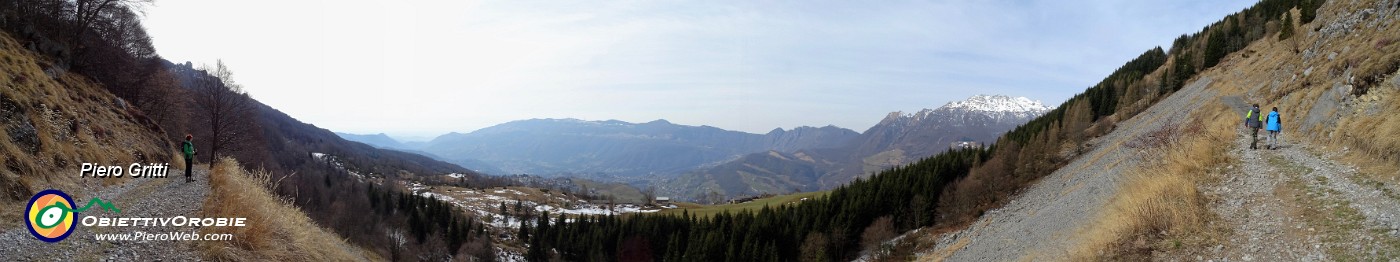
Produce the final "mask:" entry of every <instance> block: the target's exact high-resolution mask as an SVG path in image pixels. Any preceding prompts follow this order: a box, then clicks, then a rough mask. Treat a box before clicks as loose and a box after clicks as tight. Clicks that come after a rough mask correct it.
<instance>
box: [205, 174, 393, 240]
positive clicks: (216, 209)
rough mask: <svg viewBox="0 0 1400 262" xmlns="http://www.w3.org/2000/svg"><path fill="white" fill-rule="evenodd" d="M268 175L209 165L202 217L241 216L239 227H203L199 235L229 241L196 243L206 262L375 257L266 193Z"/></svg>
mask: <svg viewBox="0 0 1400 262" xmlns="http://www.w3.org/2000/svg"><path fill="white" fill-rule="evenodd" d="M269 178H270V176H269V174H268V173H266V172H245V171H243V170H242V169H240V168H239V167H238V162H237V161H235V160H233V159H229V158H223V159H221V160H220V161H219V162H218V163H217V164H214V165H213V170H212V174H211V175H210V178H209V184H210V185H209V187H210V189H209V190H210V191H209V197H208V198H206V199H205V200H204V207H203V208H202V209H200V211H199V214H200V216H202V217H245V218H247V222H246V226H244V227H204V228H201V229H200V233H201V234H210V233H229V234H233V240H230V241H200V242H199V251H200V252H201V253H202V255H203V257H204V258H205V259H209V260H220V261H355V260H368V259H375V258H374V255H373V254H371V253H369V252H365V251H364V250H363V249H361V248H359V247H356V246H353V245H350V244H349V243H346V242H345V240H344V239H341V238H340V237H339V236H338V235H336V234H334V233H330V232H328V231H326V230H325V229H324V228H321V227H320V226H318V225H316V223H314V222H312V221H311V219H310V218H308V217H307V216H306V215H305V214H303V213H301V210H299V209H297V208H296V207H294V206H292V205H291V204H289V203H287V202H285V201H283V200H282V199H279V198H277V197H276V196H274V195H273V194H272V193H271V192H269V191H268V190H267V185H268V183H271V182H270V181H269Z"/></svg>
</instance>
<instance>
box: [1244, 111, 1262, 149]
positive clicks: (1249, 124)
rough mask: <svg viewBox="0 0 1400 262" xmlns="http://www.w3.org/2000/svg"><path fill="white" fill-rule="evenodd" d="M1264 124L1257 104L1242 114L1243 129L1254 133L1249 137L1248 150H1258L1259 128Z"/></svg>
mask: <svg viewBox="0 0 1400 262" xmlns="http://www.w3.org/2000/svg"><path fill="white" fill-rule="evenodd" d="M1263 122H1264V115H1261V114H1259V104H1254V107H1253V108H1250V109H1249V113H1245V114H1244V127H1246V128H1249V129H1250V130H1252V131H1254V132H1253V134H1252V135H1250V137H1251V138H1250V141H1249V149H1259V128H1260V127H1261V126H1262V124H1263Z"/></svg>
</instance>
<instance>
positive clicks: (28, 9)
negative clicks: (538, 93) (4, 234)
mask: <svg viewBox="0 0 1400 262" xmlns="http://www.w3.org/2000/svg"><path fill="white" fill-rule="evenodd" d="M148 4H150V1H132V0H119V1H111V0H104V1H92V0H79V1H49V0H35V1H0V29H3V31H4V32H5V33H6V34H7V35H8V37H12V38H14V40H15V41H16V42H17V44H18V46H21V47H22V48H23V50H25V52H29V53H31V54H33V56H35V57H37V58H36V60H38V61H36V63H37V64H38V65H39V66H40V67H42V70H41V71H42V72H44V73H46V74H48V75H47V76H46V77H52V78H56V79H63V80H62V81H59V82H58V85H50V84H46V83H47V82H43V83H39V84H38V86H36V87H34V89H33V90H31V89H25V90H21V91H26V92H30V91H32V92H37V93H41V94H42V93H48V94H53V93H55V92H58V93H60V94H63V92H67V93H68V94H69V95H70V96H73V97H82V96H98V97H100V96H101V95H98V94H102V93H108V94H110V95H113V96H114V98H113V100H112V101H92V100H88V99H80V100H77V101H68V102H58V103H47V105H52V106H55V107H56V108H54V109H61V110H64V111H71V112H75V113H80V114H81V115H70V114H62V115H61V116H62V117H63V118H64V119H67V120H72V121H76V122H83V123H82V124H83V127H82V128H83V129H84V130H83V132H82V133H91V134H92V135H90V136H92V137H95V138H96V139H97V140H95V141H92V142H89V143H92V144H97V145H112V144H113V143H118V142H117V141H116V140H113V139H105V138H104V137H114V136H115V137H116V138H117V139H123V140H122V141H125V142H124V143H131V145H130V146H129V147H130V148H133V149H136V151H133V153H134V154H114V155H118V156H120V155H127V156H137V158H136V159H129V160H110V161H113V162H117V161H121V162H155V161H157V160H158V159H171V157H172V154H171V153H172V152H175V151H174V150H175V148H176V147H175V146H174V145H177V144H178V142H177V141H182V140H183V139H184V136H185V134H193V135H194V136H195V137H196V138H197V139H196V143H200V144H199V145H200V146H201V148H202V150H201V154H199V159H197V161H198V162H200V163H210V162H214V160H216V159H218V158H221V157H225V156H228V157H232V158H235V159H237V160H238V161H237V162H238V163H241V165H242V167H243V168H245V169H248V170H264V171H263V172H267V173H270V174H272V178H271V180H272V181H278V184H277V185H276V186H274V187H275V188H274V189H275V193H276V194H278V195H279V197H281V198H286V199H288V200H289V201H290V202H291V203H293V204H294V205H295V206H296V207H298V208H300V210H301V211H302V212H306V213H307V215H308V216H309V217H310V218H312V220H314V221H315V222H316V223H317V224H320V225H323V226H326V227H328V228H330V229H332V230H334V231H335V232H336V233H338V234H339V235H340V236H342V237H345V238H348V239H349V240H350V242H351V243H354V244H357V245H361V246H363V247H365V248H366V249H368V250H372V251H374V252H376V253H378V254H380V256H382V257H386V258H390V259H394V260H442V259H446V258H448V257H453V256H458V257H477V258H479V259H484V260H493V259H495V254H494V249H493V248H492V244H491V238H490V237H489V236H488V235H489V234H488V232H486V230H485V229H486V226H485V225H484V224H483V223H481V222H480V221H477V220H475V219H473V218H471V217H469V216H467V214H465V213H463V212H460V211H459V209H457V208H456V207H455V206H452V205H449V204H446V203H443V202H440V201H436V200H433V199H431V198H427V197H423V196H418V195H413V194H412V193H411V192H404V191H402V189H399V188H398V186H397V185H396V183H395V182H394V181H399V180H409V179H424V178H430V177H433V176H441V175H446V174H449V173H456V174H464V176H463V177H462V178H460V179H454V180H455V182H456V183H458V184H461V185H470V186H473V187H488V186H495V185H507V184H511V183H512V182H509V181H508V180H506V179H502V178H495V177H487V176H483V175H480V174H477V173H475V172H472V171H470V170H467V169H464V168H461V167H459V166H456V165H453V164H449V163H445V162H441V161H437V160H433V159H431V158H427V157H423V156H420V155H415V154H410V153H403V152H398V151H391V150H381V149H376V148H373V147H371V146H368V145H364V144H360V143H354V142H349V141H346V140H344V139H341V138H339V137H338V136H336V135H335V134H333V133H332V132H330V131H328V130H325V129H321V128H317V127H315V126H313V125H309V124H306V123H302V122H300V121H297V120H296V119H294V118H292V117H290V116H288V115H286V114H284V113H282V112H280V111H278V110H276V109H273V108H271V107H269V106H267V105H264V104H262V103H260V102H258V101H256V100H254V99H252V98H251V97H250V96H248V94H247V93H246V92H245V91H244V90H243V89H242V87H241V86H240V84H239V83H237V82H235V81H234V80H233V77H232V75H233V73H232V72H233V69H230V68H228V67H227V66H226V65H224V64H223V63H218V64H216V65H212V66H209V65H203V66H195V65H192V64H190V63H183V64H175V63H171V62H169V61H166V60H165V59H163V58H161V57H160V56H159V55H157V54H156V50H155V48H154V47H153V46H152V45H151V39H150V37H149V36H148V35H147V34H146V32H145V28H144V27H143V26H142V25H141V21H140V18H141V15H140V12H141V9H142V8H143V7H145V6H146V5H148ZM6 55H7V57H8V56H10V55H11V54H6ZM20 56H21V57H27V55H20ZM12 59H13V58H12ZM12 61H13V60H12ZM7 81H11V82H12V83H13V82H28V81H27V79H14V78H7ZM83 82H86V83H90V84H91V85H86V84H77V83H83ZM8 86H9V84H7V87H8ZM88 86H94V87H97V88H99V89H96V90H89V89H86V87H88ZM65 88H66V89H69V90H66V91H63V90H62V89H65ZM94 92H96V93H94ZM12 95H17V94H11V93H10V92H9V90H8V88H7V90H6V93H5V97H4V98H5V99H6V100H5V101H12V100H10V97H11V96H12ZM10 104H13V105H12V106H11V105H10ZM6 105H7V110H6V111H7V112H30V111H36V110H35V109H38V108H39V107H40V105H41V103H40V102H39V101H34V102H28V101H27V100H26V102H25V103H23V104H21V103H18V102H15V103H9V102H7V103H6ZM10 107H13V108H10ZM90 108H91V109H97V110H95V111H98V112H102V111H107V110H108V109H103V108H109V109H110V110H111V111H113V112H118V114H117V115H116V116H113V117H110V118H108V117H106V115H105V114H106V113H99V114H93V113H81V112H88V111H92V110H89V109H90ZM41 115H42V114H40V113H35V114H28V113H25V114H21V115H15V116H10V115H8V114H7V115H6V120H7V121H6V122H15V121H20V120H24V121H25V122H28V123H32V122H30V120H29V119H36V118H35V116H41ZM69 118H71V119H69ZM11 120H13V121H11ZM25 122H15V123H25ZM126 123H131V124H126ZM72 126H73V128H72V129H73V130H77V129H79V125H77V124H74V125H72ZM87 126H93V127H92V129H91V130H92V131H91V132H89V131H87ZM102 126H108V127H111V128H122V127H125V126H138V127H141V128H139V129H132V128H123V129H114V130H107V129H100V128H99V127H102ZM63 129H68V128H63ZM6 130H7V131H8V132H10V133H11V136H10V137H11V139H19V138H26V139H19V140H27V138H29V137H35V136H37V137H48V136H49V135H47V134H50V133H54V134H57V133H63V132H62V131H63V130H56V129H48V128H44V129H38V130H35V132H29V133H17V131H18V129H14V128H6ZM113 131H116V132H113ZM75 133H76V132H75ZM80 139H81V138H80ZM19 140H17V141H19ZM53 143H56V142H44V143H42V144H41V143H40V142H36V143H34V145H35V150H34V151H33V153H35V154H33V155H34V156H38V155H41V154H43V153H46V152H49V151H52V150H54V149H52V147H51V146H50V145H52V144H53ZM21 144H23V143H21ZM124 146H125V145H124ZM152 148H165V149H168V150H164V149H152ZM86 151H88V152H114V151H109V150H101V149H93V150H86ZM16 152H18V151H16ZM313 153H322V154H330V155H334V156H336V157H337V158H338V159H340V160H342V161H341V162H340V164H342V165H341V166H336V165H333V164H332V163H328V162H326V161H316V160H315V159H314V158H313ZM63 154H64V153H61V152H60V153H58V154H55V155H53V156H52V157H51V158H38V159H53V160H56V161H58V162H57V163H55V162H54V161H27V160H25V161H20V160H18V159H16V158H14V157H13V156H30V155H31V154H29V153H25V154H23V155H11V156H12V157H9V158H11V160H9V161H8V162H10V163H25V166H24V167H23V169H24V170H26V171H38V170H53V171H59V170H65V169H71V168H74V166H73V165H72V163H71V162H70V161H73V159H93V158H97V159H103V158H110V156H95V157H93V158H90V157H75V156H65V155H63ZM78 154H79V155H83V154H84V153H78ZM87 154H91V153H87ZM7 155H10V154H7ZM128 158H129V157H128ZM23 159H30V157H24V158H23ZM89 161H91V160H89ZM30 163H32V164H30ZM11 166H14V165H11ZM11 170H12V171H13V170H14V168H11ZM351 171H354V172H359V173H361V174H367V175H369V176H370V177H371V178H374V179H376V180H357V179H353V178H354V177H352V176H351V175H349V173H348V172H351ZM46 173H66V172H32V173H31V172H24V173H22V174H18V175H17V176H16V174H8V175H6V176H4V177H5V179H4V181H3V183H0V184H4V185H5V187H6V188H9V189H10V190H8V191H9V192H7V194H6V195H7V196H8V198H7V199H6V200H5V201H7V202H12V201H22V198H25V197H27V196H29V195H31V194H32V192H34V190H36V188H39V187H43V186H42V184H43V182H34V181H45V180H46V178H44V177H27V176H42V175H29V174H46ZM62 177H68V176H62ZM24 181H29V182H24ZM48 181H52V180H48ZM372 181H389V182H387V183H386V182H381V183H374V182H372ZM347 214H355V215H347ZM396 232H402V233H401V234H400V233H396Z"/></svg>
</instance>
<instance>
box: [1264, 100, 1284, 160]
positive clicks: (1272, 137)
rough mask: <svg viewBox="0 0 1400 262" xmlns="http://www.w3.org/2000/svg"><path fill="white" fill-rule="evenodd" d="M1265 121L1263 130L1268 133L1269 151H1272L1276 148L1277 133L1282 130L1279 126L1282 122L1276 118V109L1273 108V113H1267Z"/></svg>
mask: <svg viewBox="0 0 1400 262" xmlns="http://www.w3.org/2000/svg"><path fill="white" fill-rule="evenodd" d="M1267 119H1268V120H1266V121H1265V123H1266V124H1265V127H1264V129H1265V130H1268V131H1269V136H1268V139H1269V149H1270V150H1273V149H1276V148H1278V132H1279V131H1280V129H1282V128H1281V127H1280V126H1282V125H1283V122H1282V121H1283V120H1282V119H1280V117H1279V116H1278V107H1274V111H1273V112H1269V117H1268V118H1267Z"/></svg>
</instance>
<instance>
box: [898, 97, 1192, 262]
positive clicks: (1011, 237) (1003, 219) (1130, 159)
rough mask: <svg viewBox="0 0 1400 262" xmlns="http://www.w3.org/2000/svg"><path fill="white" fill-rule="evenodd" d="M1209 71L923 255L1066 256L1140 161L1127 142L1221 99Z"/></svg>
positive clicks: (992, 258)
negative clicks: (1080, 232)
mask: <svg viewBox="0 0 1400 262" xmlns="http://www.w3.org/2000/svg"><path fill="white" fill-rule="evenodd" d="M1211 81H1212V80H1211V79H1210V78H1202V79H1200V80H1197V81H1196V82H1193V83H1191V84H1190V85H1188V86H1186V87H1185V88H1182V89H1181V90H1179V91H1177V92H1176V93H1174V94H1172V95H1171V96H1169V97H1167V98H1166V99H1163V100H1162V101H1160V102H1158V103H1157V104H1155V105H1153V106H1152V107H1150V108H1148V109H1147V110H1146V111H1143V112H1142V113H1140V114H1138V115H1137V116H1135V117H1133V118H1131V119H1128V120H1125V121H1122V122H1121V123H1119V124H1118V128H1117V129H1115V130H1113V131H1112V132H1110V133H1108V134H1106V135H1104V136H1102V137H1099V138H1096V139H1093V140H1092V141H1090V143H1091V144H1092V145H1091V146H1090V149H1089V150H1088V151H1087V152H1085V153H1084V154H1083V155H1080V156H1078V157H1077V158H1076V159H1075V160H1074V161H1072V162H1070V163H1069V164H1068V165H1066V166H1064V167H1063V168H1060V169H1059V170H1056V171H1055V172H1054V173H1052V174H1050V175H1049V176H1046V177H1044V178H1042V179H1041V180H1040V181H1038V182H1036V183H1035V185H1032V186H1031V187H1029V188H1027V189H1026V190H1024V191H1022V192H1021V193H1020V194H1018V195H1017V196H1016V197H1015V199H1013V200H1011V201H1010V202H1009V203H1007V204H1006V206H1004V207H1002V208H999V209H996V210H992V211H988V212H987V213H986V214H984V215H983V216H982V217H981V218H980V219H978V221H977V222H975V223H973V225H971V226H969V227H968V228H966V229H963V230H960V231H957V232H951V233H946V234H943V235H941V236H939V240H938V244H937V246H936V247H935V248H934V249H932V250H934V252H933V253H929V254H920V256H921V260H945V259H946V260H948V261H1014V260H1032V261H1038V260H1046V259H1053V258H1061V257H1064V256H1065V250H1066V249H1067V248H1068V247H1072V246H1073V245H1074V243H1070V242H1069V241H1072V240H1069V239H1070V238H1071V236H1073V234H1074V233H1075V230H1077V229H1078V228H1080V227H1081V226H1083V223H1084V222H1086V221H1091V220H1092V218H1093V217H1092V216H1094V215H1095V214H1098V211H1099V209H1101V208H1102V207H1103V206H1104V205H1105V204H1106V203H1107V202H1108V200H1109V199H1110V198H1111V197H1112V196H1113V195H1114V194H1116V193H1117V191H1118V186H1119V181H1118V180H1119V179H1120V178H1121V175H1122V174H1124V172H1126V171H1127V170H1130V169H1131V168H1133V167H1135V166H1137V165H1138V164H1139V163H1140V161H1141V159H1139V157H1138V155H1140V154H1137V152H1136V150H1137V149H1133V148H1129V147H1126V146H1123V145H1124V143H1127V142H1128V141H1131V140H1133V139H1137V138H1139V137H1141V136H1142V135H1143V134H1144V133H1147V132H1151V131H1153V130H1157V129H1158V128H1160V127H1161V126H1162V125H1163V124H1166V123H1175V122H1179V121H1182V120H1184V119H1186V117H1187V113H1188V112H1190V111H1191V110H1192V109H1194V108H1198V107H1202V106H1204V105H1205V103H1207V102H1214V101H1217V100H1216V99H1213V97H1214V96H1215V95H1214V91H1211V90H1208V89H1207V88H1206V87H1207V86H1210V84H1211Z"/></svg>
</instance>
